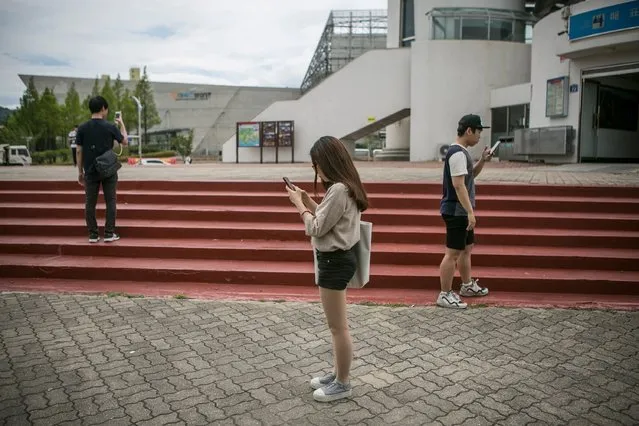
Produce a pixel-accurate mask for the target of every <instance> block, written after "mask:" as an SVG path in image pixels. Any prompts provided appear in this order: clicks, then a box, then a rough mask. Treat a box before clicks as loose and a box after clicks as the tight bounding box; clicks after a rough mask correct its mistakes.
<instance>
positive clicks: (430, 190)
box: [0, 166, 639, 198]
mask: <svg viewBox="0 0 639 426" xmlns="http://www.w3.org/2000/svg"><path fill="white" fill-rule="evenodd" d="M212 167H215V166H212ZM294 183H295V184H296V185H298V186H299V187H301V188H303V189H305V190H307V191H312V189H313V183H312V181H310V180H305V181H296V182H294ZM364 185H365V187H366V190H367V191H368V192H371V193H388V194H399V193H402V194H437V195H441V184H440V183H438V182H364ZM320 188H321V185H320ZM118 189H119V190H122V191H128V190H135V191H169V192H170V191H173V192H175V191H179V192H190V191H229V192H253V191H258V192H268V191H271V192H281V191H282V190H283V182H282V181H281V180H270V181H214V182H204V181H131V180H121V181H120V182H118ZM0 190H1V191H5V190H14V191H42V190H46V191H77V190H80V188H79V186H78V184H77V183H76V182H75V181H74V176H72V175H71V174H70V175H69V179H68V180H59V181H0ZM477 191H478V193H479V194H481V195H514V196H560V197H566V196H567V197H619V198H628V197H630V198H639V187H619V186H614V187H611V186H565V185H534V184H532V185H531V184H517V183H485V182H482V181H481V179H480V180H479V181H478V182H477Z"/></svg>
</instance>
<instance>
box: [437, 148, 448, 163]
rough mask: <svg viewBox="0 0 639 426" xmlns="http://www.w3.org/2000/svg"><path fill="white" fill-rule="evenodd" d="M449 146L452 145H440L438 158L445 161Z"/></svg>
mask: <svg viewBox="0 0 639 426" xmlns="http://www.w3.org/2000/svg"><path fill="white" fill-rule="evenodd" d="M449 148H450V145H438V146H437V156H436V158H437V159H439V161H444V160H445V159H446V154H448V149H449Z"/></svg>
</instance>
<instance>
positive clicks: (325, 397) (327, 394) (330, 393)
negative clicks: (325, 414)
mask: <svg viewBox="0 0 639 426" xmlns="http://www.w3.org/2000/svg"><path fill="white" fill-rule="evenodd" d="M352 389H353V387H352V386H351V385H350V383H349V384H347V385H345V384H343V383H340V382H338V381H337V380H335V381H333V382H331V383H330V384H328V385H326V386H324V387H323V388H320V389H317V390H316V391H315V392H313V399H314V400H315V401H318V402H331V401H337V400H338V399H342V398H350V396H351V395H352V393H353V391H352Z"/></svg>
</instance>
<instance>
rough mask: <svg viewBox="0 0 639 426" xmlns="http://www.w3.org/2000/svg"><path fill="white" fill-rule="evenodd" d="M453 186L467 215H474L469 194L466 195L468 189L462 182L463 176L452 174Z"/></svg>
mask: <svg viewBox="0 0 639 426" xmlns="http://www.w3.org/2000/svg"><path fill="white" fill-rule="evenodd" d="M453 187H454V188H455V192H456V193H457V199H458V200H459V202H460V204H461V205H462V207H463V208H464V210H466V213H468V215H469V216H470V215H474V214H475V213H474V212H473V205H472V204H471V202H470V196H469V195H468V190H467V189H466V184H465V182H464V176H463V175H462V176H453Z"/></svg>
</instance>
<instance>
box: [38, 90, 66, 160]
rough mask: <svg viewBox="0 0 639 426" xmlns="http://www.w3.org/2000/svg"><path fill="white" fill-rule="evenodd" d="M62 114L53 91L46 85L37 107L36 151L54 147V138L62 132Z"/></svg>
mask: <svg viewBox="0 0 639 426" xmlns="http://www.w3.org/2000/svg"><path fill="white" fill-rule="evenodd" d="M61 117H62V114H61V111H60V106H59V105H58V101H57V99H56V97H55V95H54V94H53V91H52V90H51V89H49V88H48V87H47V88H46V89H45V90H44V92H43V93H42V97H41V98H40V101H39V105H38V109H37V114H36V118H37V125H38V129H39V132H38V136H37V137H36V151H41V150H50V149H56V148H57V147H56V138H57V137H58V136H62V135H63V134H64V132H63V130H62V122H63V120H61Z"/></svg>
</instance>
